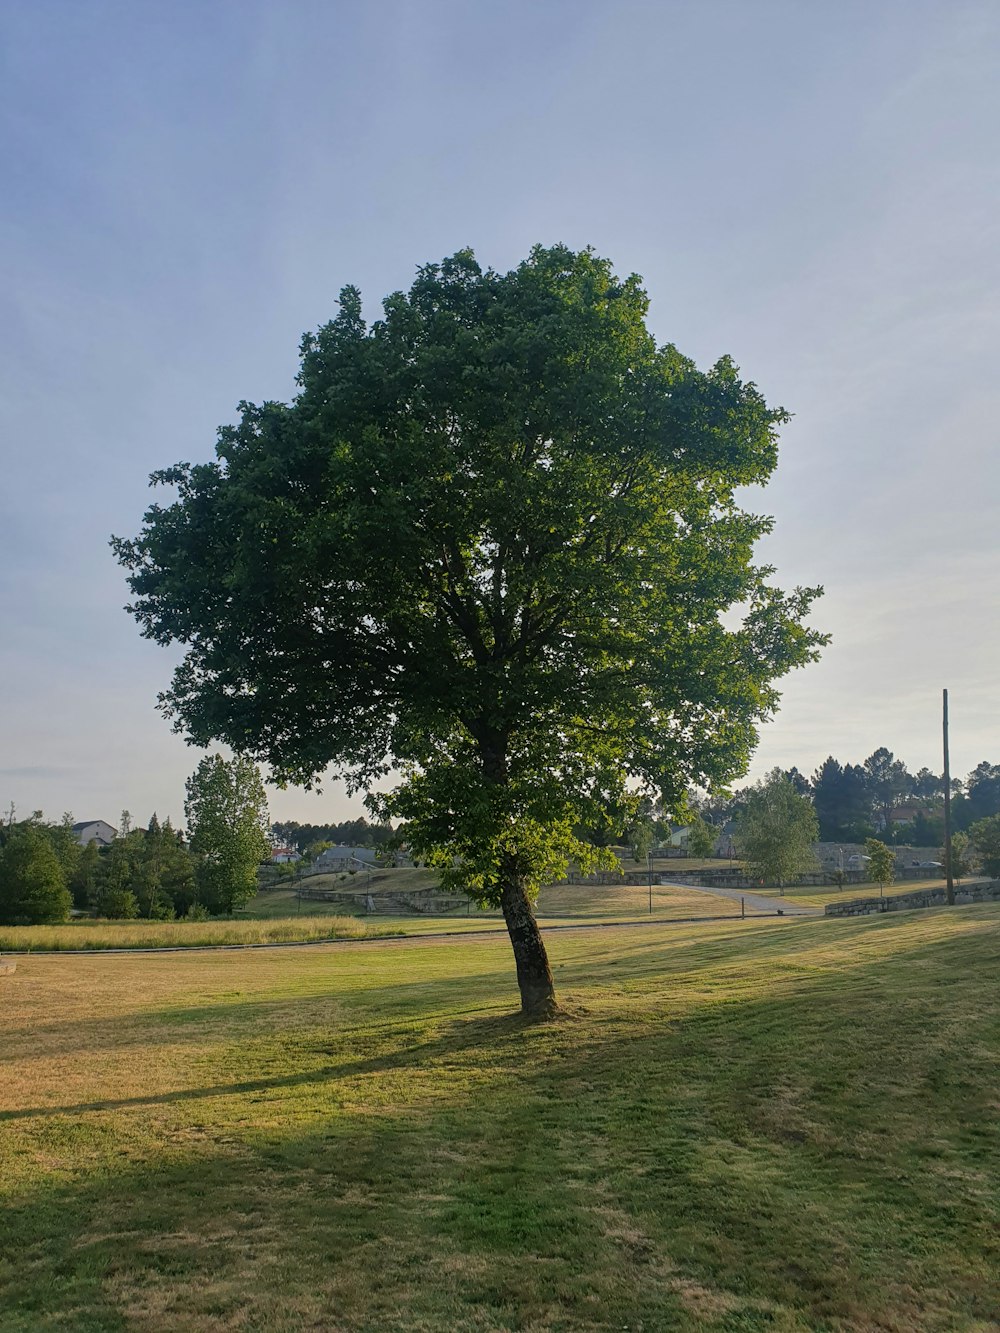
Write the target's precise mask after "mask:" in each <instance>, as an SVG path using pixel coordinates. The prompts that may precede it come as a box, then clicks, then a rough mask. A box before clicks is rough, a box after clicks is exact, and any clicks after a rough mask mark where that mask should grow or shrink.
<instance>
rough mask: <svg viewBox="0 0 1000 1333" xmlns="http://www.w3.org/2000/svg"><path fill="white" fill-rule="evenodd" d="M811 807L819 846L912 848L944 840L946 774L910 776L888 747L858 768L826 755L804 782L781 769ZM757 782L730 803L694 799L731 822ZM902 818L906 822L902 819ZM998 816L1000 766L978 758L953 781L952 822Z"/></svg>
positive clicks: (957, 825)
mask: <svg viewBox="0 0 1000 1333" xmlns="http://www.w3.org/2000/svg"><path fill="white" fill-rule="evenodd" d="M778 771H779V772H780V773H781V774H782V776H783V777H785V778H787V779H788V781H789V782H790V783H791V784H792V786H793V787H794V788H795V790H796V791H797V792H798V793H799V795H801V796H807V797H808V798H809V799H810V800H811V801H812V803H813V806H814V808H815V810H816V817H817V820H818V821H819V834H820V841H821V842H857V843H861V842H864V840H865V839H866V838H869V837H875V836H884V835H885V834H887V833H890V834H891V835H892V840H893V841H894V842H896V843H904V844H907V843H908V844H912V845H913V846H917V847H931V846H940V845H941V844H943V842H944V777H943V775H942V774H939V773H934V772H933V771H932V770H931V769H929V768H927V767H923V768H920V769H918V770H917V772H915V773H911V772H910V770H909V769H908V768H907V766H906V763H905V762H904V761H903V760H902V759H897V758H896V756H895V755H894V754H893V752H892V751H891V750H889V749H887V748H886V747H885V746H880V747H879V749H877V750H874V751H873V752H872V753H871V754H870V755H869V756H868V758H867V759H865V760H864V761H863V762H862V763H860V764H852V763H846V764H844V763H841V762H840V760H838V759H836V758H835V757H834V756H833V755H829V756H828V757H827V758H826V759H825V760H824V761H823V763H822V764H820V766H819V767H818V768H817V769H816V770H815V772H814V773H813V775H812V777H806V776H805V774H803V773H801V772H800V771H799V769H798V768H795V767H792V768H789V769H780V768H779V770H778ZM759 785H760V784H759V783H758V784H752V785H751V786H749V787H745V788H742V789H740V790H738V791H734V792H733V795H732V796H731V797H729V798H727V799H723V800H719V799H717V798H712V797H711V796H709V797H705V798H703V799H701V800H700V801H697V802H696V805H697V808H698V811H699V813H700V814H701V815H702V816H703V817H704V818H706V819H708V820H710V821H711V822H712V823H714V824H719V823H725V822H726V821H727V820H729V819H732V818H734V817H736V816H737V815H738V814H739V813H740V811H741V810H742V808H743V806H744V805H745V803H746V797H747V795H748V794H749V793H750V792H752V791H753V790H755V789H756V787H758V786H759ZM901 814H904V815H905V817H904V818H900V815H901ZM998 814H1000V764H991V763H990V762H989V761H988V760H983V761H982V762H981V763H979V764H977V765H976V767H975V768H974V769H972V770H971V772H970V773H969V774H968V775H967V776H966V777H965V778H964V779H963V778H958V777H953V778H952V779H951V824H952V829H953V831H958V832H964V831H966V830H968V829H969V828H970V826H971V825H972V824H974V823H976V822H978V821H979V820H982V819H989V818H992V817H993V816H995V815H998Z"/></svg>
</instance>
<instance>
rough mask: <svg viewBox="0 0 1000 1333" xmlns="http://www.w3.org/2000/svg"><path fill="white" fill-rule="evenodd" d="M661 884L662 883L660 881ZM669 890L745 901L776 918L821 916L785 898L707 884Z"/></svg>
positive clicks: (818, 910)
mask: <svg viewBox="0 0 1000 1333" xmlns="http://www.w3.org/2000/svg"><path fill="white" fill-rule="evenodd" d="M660 882H661V884H663V881H662V880H661V881H660ZM665 887H666V888H669V889H697V890H698V892H699V893H712V894H714V895H715V896H716V898H729V899H730V900H731V901H732V902H734V903H738V902H739V900H740V899H741V898H743V899H745V901H746V905H747V907H749V908H751V910H752V911H754V912H773V913H775V914H776V915H777V916H821V915H822V908H820V907H806V906H805V905H804V904H802V903H795V902H791V901H789V899H787V898H769V897H768V896H767V895H765V894H763V893H748V892H747V891H746V889H710V888H709V887H708V885H707V884H673V883H667V884H666V885H665Z"/></svg>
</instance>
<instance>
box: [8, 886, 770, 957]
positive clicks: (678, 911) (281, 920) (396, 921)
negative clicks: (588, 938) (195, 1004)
mask: <svg viewBox="0 0 1000 1333" xmlns="http://www.w3.org/2000/svg"><path fill="white" fill-rule="evenodd" d="M259 898H262V899H266V900H268V901H267V906H268V907H269V908H270V909H271V910H270V911H269V912H267V913H266V914H265V913H260V914H259V915H258V914H254V915H252V916H251V915H240V916H237V917H234V918H232V919H227V920H214V921H184V920H181V921H89V920H78V921H71V922H67V923H66V924H65V925H59V926H0V952H8V953H20V952H23V951H25V950H28V951H35V952H50V951H53V950H58V951H59V952H70V951H73V950H89V949H157V948H164V949H178V948H185V947H187V948H205V947H209V946H218V945H232V946H238V945H243V946H250V945H261V944H294V943H308V942H321V941H324V940H346V939H368V938H373V939H378V938H381V937H383V936H386V935H424V934H434V933H436V932H439V931H446V932H449V933H453V932H456V931H458V932H462V933H464V932H466V931H478V930H484V929H486V930H499V931H505V930H506V926H505V925H504V920H503V916H502V915H501V913H500V912H499V911H478V910H476V909H475V908H471V909H470V910H469V911H468V912H467V913H466V912H465V911H462V912H461V913H458V914H454V913H449V914H447V915H443V916H439V915H432V914H427V915H419V914H414V915H410V916H397V915H388V914H386V915H383V914H381V913H372V914H371V915H367V916H366V915H364V914H360V915H351V914H345V913H344V911H343V908H342V907H337V908H336V909H334V905H333V904H329V903H322V902H304V903H302V904H301V905H300V904H299V903H298V902H297V900H296V898H295V894H294V890H288V889H273V890H265V891H264V892H262V893H261V894H260V895H259ZM324 908H328V909H330V910H327V911H324V910H323V909H324ZM739 914H740V905H739V903H738V902H733V901H732V900H730V899H727V898H719V897H716V896H715V895H714V894H709V893H702V892H699V891H698V890H697V889H688V888H681V887H677V888H673V887H663V888H660V889H658V888H657V887H656V886H655V885H654V888H653V919H655V920H659V921H678V920H687V919H691V918H698V917H730V916H739ZM748 915H752V913H751V912H750V911H749V909H748ZM577 918H579V919H580V920H582V921H588V922H591V923H593V924H599V923H600V922H602V921H606V922H608V921H618V920H631V919H633V918H636V919H639V920H643V919H646V920H648V919H649V901H648V894H647V890H646V889H645V888H642V887H641V886H636V885H609V886H606V887H595V886H592V885H572V886H570V885H558V886H556V887H554V888H550V889H543V890H542V893H541V895H540V898H539V919H540V920H541V921H542V922H543V924H544V923H545V922H549V923H551V924H560V925H561V924H568V923H569V922H570V921H572V920H574V919H577Z"/></svg>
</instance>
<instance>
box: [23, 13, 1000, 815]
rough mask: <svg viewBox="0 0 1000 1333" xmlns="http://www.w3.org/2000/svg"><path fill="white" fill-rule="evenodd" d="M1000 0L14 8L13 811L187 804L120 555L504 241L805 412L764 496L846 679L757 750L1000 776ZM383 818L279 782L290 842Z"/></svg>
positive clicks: (803, 762) (158, 663)
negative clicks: (196, 484)
mask: <svg viewBox="0 0 1000 1333" xmlns="http://www.w3.org/2000/svg"><path fill="white" fill-rule="evenodd" d="M998 57H1000V7H998V6H997V5H996V4H995V3H992V0H991V3H962V2H961V0H957V2H954V0H951V2H949V3H944V0H940V2H939V3H934V4H927V3H920V0H905V3H903V2H902V0H901V2H899V3H893V2H891V0H881V2H880V0H869V2H868V3H864V4H854V3H838V4H836V5H833V4H827V5H821V4H803V3H801V0H795V2H794V3H763V2H758V0H741V2H740V3H736V2H733V3H712V0H704V2H700V3H696V2H695V0H688V2H687V3H643V4H630V3H621V2H620V0H619V2H616V3H611V0H607V2H606V3H586V2H583V3H581V2H580V0H573V2H572V3H568V2H564V0H532V2H531V3H521V2H519V0H514V2H513V3H505V4H487V3H485V2H482V3H476V2H473V0H466V3H433V2H430V0H428V2H426V3H425V2H422V0H413V2H412V3H405V4H404V3H392V2H391V0H386V2H385V3H375V4H369V5H362V4H360V3H355V4H347V3H329V2H325V3H308V2H306V0H286V2H285V3H283V4H281V5H277V4H274V3H254V0H240V2H239V3H226V2H225V0H215V2H214V3H211V4H204V3H198V4H194V3H177V2H176V0H175V2H174V3H171V4H169V5H163V4H159V3H156V4H154V3H151V2H146V0H128V2H126V3H101V0H88V2H87V3H82V4H81V3H79V0H73V2H72V3H69V2H62V3H54V2H52V0H49V2H47V0H31V2H30V3H26V2H25V3H21V2H20V0H7V2H6V4H4V5H3V6H2V7H0V171H2V182H3V188H2V190H0V241H2V250H0V252H2V256H3V268H2V281H0V403H2V418H0V421H2V426H0V430H2V435H0V465H2V466H0V626H2V633H0V701H2V703H0V706H2V717H0V802H4V803H5V802H6V801H7V800H14V801H16V802H17V805H18V807H19V809H21V810H22V811H27V810H30V809H32V808H34V807H42V808H44V809H45V811H46V812H47V813H48V814H51V815H58V814H59V813H60V812H61V811H62V810H64V809H70V810H72V811H74V812H75V813H76V815H77V816H78V817H80V818H83V817H88V818H89V817H102V818H107V819H111V820H112V821H114V820H116V819H117V814H118V811H119V810H120V809H121V808H122V807H123V806H127V807H129V808H130V809H131V811H132V812H133V815H134V816H135V817H136V818H137V819H138V820H140V821H145V820H146V819H147V818H148V816H149V814H150V812H151V811H152V810H153V809H156V810H157V811H159V813H160V815H161V817H162V816H163V815H165V814H168V813H169V814H171V815H173V816H174V818H175V819H177V818H179V816H180V814H181V807H182V802H183V781H184V778H185V776H186V775H187V774H188V773H189V772H190V771H191V770H192V769H193V768H194V766H195V764H196V762H197V758H198V754H197V752H195V751H192V750H190V749H189V748H187V747H186V746H185V745H184V744H183V742H182V741H181V740H180V739H179V738H177V737H175V736H173V735H172V734H171V733H170V731H169V729H168V727H167V725H166V724H165V723H164V722H163V721H162V720H161V719H160V717H159V715H158V714H157V713H156V712H155V708H154V704H155V696H156V693H157V691H158V690H159V689H162V688H163V687H164V686H165V685H166V683H167V681H168V679H169V674H170V670H171V665H172V661H173V658H172V657H171V654H170V653H169V652H166V651H164V650H162V649H158V648H156V647H155V646H153V645H151V644H149V643H147V642H145V641H143V640H142V639H141V638H140V637H139V635H138V631H137V628H136V626H135V625H134V623H133V622H132V621H131V620H130V619H129V618H128V617H127V616H126V615H125V614H124V612H123V611H122V609H121V608H122V605H123V603H124V601H125V598H126V592H125V588H124V584H123V579H122V575H121V571H120V570H119V569H118V568H117V566H116V565H115V564H114V562H113V560H112V557H111V554H110V551H109V549H108V546H107V539H108V536H109V534H110V533H112V532H115V533H119V534H121V535H131V534H133V533H134V532H135V531H136V530H137V527H138V524H139V521H140V517H141V514H142V511H143V509H144V508H145V506H146V504H147V503H148V499H149V497H148V492H147V489H146V479H147V475H148V473H149V472H150V471H151V470H152V469H154V468H156V467H161V466H165V465H167V464H169V463H172V462H175V461H177V460H180V459H184V460H195V459H200V458H205V457H208V456H210V454H211V451H212V447H213V443H214V437H215V429H216V427H217V426H218V425H219V424H221V423H223V422H226V421H229V420H231V419H232V418H233V414H234V409H235V405H236V403H237V401H238V400H239V399H241V398H250V399H253V400H257V401H259V400H261V399H264V398H287V397H288V396H289V395H290V394H291V392H292V389H293V378H294V374H295V370H296V360H297V358H296V349H297V345H298V340H299V337H300V335H301V334H302V332H303V331H304V330H306V329H309V328H313V327H315V326H316V325H317V324H319V323H320V322H322V321H324V320H325V319H327V318H329V317H330V315H331V314H332V313H333V311H334V302H335V298H336V294H337V292H338V290H339V289H340V287H341V286H343V285H344V284H345V283H348V282H355V283H358V284H359V285H360V286H361V287H362V289H363V291H364V294H365V298H366V302H367V304H368V306H369V308H370V309H371V310H372V311H374V310H376V309H377V306H378V302H379V300H380V299H381V297H382V296H383V295H385V293H387V292H389V291H391V290H394V289H396V288H399V287H403V286H406V285H408V284H409V282H410V280H411V278H412V275H413V271H414V269H415V267H416V266H417V265H418V264H420V263H423V262H426V261H428V260H432V259H439V258H441V257H442V256H444V255H446V254H450V253H452V252H454V251H455V250H456V249H458V248H460V247H462V246H466V245H471V246H473V248H474V249H475V250H476V252H477V254H478V255H479V257H480V259H481V261H483V262H484V263H488V264H490V265H492V266H494V267H497V268H503V267H509V266H511V265H513V264H515V263H516V262H517V261H518V260H519V259H521V258H522V257H523V256H524V254H525V253H526V252H527V250H528V249H529V247H530V246H531V244H532V243H534V242H536V241H542V242H545V243H551V242H554V241H564V242H566V243H568V244H570V245H573V246H583V245H587V244H591V245H593V246H594V247H595V248H596V249H597V250H598V251H599V252H601V253H603V254H606V255H608V256H609V257H610V258H611V259H612V260H613V261H614V263H615V264H616V266H617V267H618V268H619V269H620V270H622V271H637V272H639V273H641V274H642V275H643V276H644V278H645V280H646V285H647V288H648V290H649V293H650V297H651V302H652V305H651V314H650V322H651V325H652V327H653V329H654V331H655V332H656V334H657V336H658V337H659V338H661V339H662V340H663V341H668V340H669V341H673V342H676V343H677V344H678V345H679V346H680V348H681V349H682V350H683V351H684V352H686V353H687V354H689V355H691V356H693V357H695V359H696V360H697V361H698V362H699V363H701V364H706V363H708V362H710V361H712V360H714V359H715V358H716V357H718V356H719V355H721V354H723V353H729V354H731V355H732V356H733V357H734V358H735V359H736V361H737V362H738V363H739V364H740V365H741V367H742V368H743V371H744V373H745V374H746V375H747V376H748V377H750V378H753V379H754V380H756V381H757V382H758V383H759V384H760V385H761V387H762V388H763V390H764V392H765V394H766V396H767V397H768V399H769V400H770V401H772V402H775V403H781V404H783V405H784V406H785V407H787V408H788V409H789V410H790V411H791V412H793V413H794V417H793V420H792V422H791V424H790V425H789V426H788V427H787V428H786V430H785V432H784V436H783V448H782V459H781V463H780V465H779V469H778V472H777V474H776V476H775V479H774V481H773V483H772V484H771V486H770V487H769V488H768V489H767V491H766V492H765V493H764V494H763V495H762V496H761V497H760V498H759V500H758V503H759V504H760V505H761V507H763V508H764V509H765V510H766V511H768V512H770V513H773V514H774V515H775V517H776V531H775V534H774V536H773V537H772V538H770V539H769V541H768V544H767V547H766V554H767V556H768V558H769V559H771V560H773V562H774V563H775V564H776V565H777V566H778V569H779V573H780V576H781V581H782V582H784V583H785V584H786V585H791V584H794V583H823V584H824V585H825V586H826V589H827V593H826V596H825V598H824V599H823V601H822V602H821V603H820V604H819V606H818V609H817V612H816V614H815V617H814V619H815V621H816V623H818V624H819V625H820V626H821V627H822V628H824V629H827V630H830V631H831V632H832V633H833V635H834V643H833V646H832V647H831V648H829V649H828V650H827V651H826V653H825V655H824V658H823V661H822V662H821V663H820V664H819V665H817V666H814V667H812V668H809V669H808V670H806V671H803V672H800V673H797V675H795V676H794V677H792V678H790V679H789V680H788V681H787V684H786V689H785V700H784V706H783V708H782V711H781V713H780V715H779V716H778V718H777V719H776V721H774V722H773V723H772V724H770V725H769V726H768V727H767V728H766V729H765V730H764V733H763V736H762V740H761V745H760V749H759V751H758V755H757V759H756V761H755V764H754V770H753V771H754V774H759V773H762V772H763V771H765V770H766V769H767V768H769V767H771V766H772V765H773V764H775V763H780V764H782V765H790V764H796V765H798V767H800V768H801V769H803V770H805V771H812V769H813V768H815V767H816V766H817V765H818V764H819V763H820V762H821V761H822V760H823V759H824V758H825V756H826V755H827V754H829V753H831V752H832V753H834V754H836V755H837V756H838V757H839V758H841V759H842V760H852V761H855V762H857V761H860V760H861V759H863V758H864V757H865V755H867V754H868V753H870V751H871V750H873V749H874V748H875V747H876V746H878V745H880V744H886V745H888V746H890V748H892V749H894V750H895V751H896V753H897V754H899V755H901V756H902V757H903V758H905V759H906V760H907V761H908V762H909V763H910V765H911V766H912V767H919V766H920V765H921V764H928V765H929V766H931V767H939V766H940V758H939V750H940V745H939V711H940V690H941V687H942V686H943V685H948V686H949V687H950V690H951V703H952V730H953V770H954V771H955V772H958V773H964V772H966V771H968V769H970V768H971V767H972V766H973V765H974V764H975V763H977V762H978V761H979V760H980V759H983V758H989V759H991V760H994V761H1000V707H998V704H1000V693H998V688H997V685H996V677H997V672H996V668H995V665H994V664H995V662H996V659H997V656H998V649H1000V632H998V626H997V617H996V612H995V599H996V589H997V587H998V586H1000V578H998V576H1000V553H998V542H997V536H996V534H997V532H998V531H1000V512H998V511H1000V502H998V487H997V482H998V471H1000V463H998V461H997V460H998V454H997V449H996V434H997V421H998V419H1000V410H998V409H1000V381H998V377H997V374H996V360H997V351H998V342H1000V338H998V334H1000V300H998V297H1000V244H998V241H1000V235H998V232H1000V151H998V134H997V125H998V124H1000V83H998V80H997V78H996V70H997V68H998ZM358 809H359V806H358V804H357V802H351V803H349V802H347V801H346V800H345V799H344V797H343V796H342V794H341V793H339V791H338V789H337V787H336V784H332V785H331V786H330V787H329V788H328V790H327V793H326V794H325V795H324V796H323V797H316V796H306V795H304V794H302V793H296V792H285V793H280V794H276V795H275V797H274V799H273V801H272V810H273V811H274V813H275V814H276V815H281V816H286V817H292V818H300V819H319V818H326V817H328V816H329V817H336V816H339V815H341V814H344V813H347V812H348V811H351V812H354V811H357V810H358Z"/></svg>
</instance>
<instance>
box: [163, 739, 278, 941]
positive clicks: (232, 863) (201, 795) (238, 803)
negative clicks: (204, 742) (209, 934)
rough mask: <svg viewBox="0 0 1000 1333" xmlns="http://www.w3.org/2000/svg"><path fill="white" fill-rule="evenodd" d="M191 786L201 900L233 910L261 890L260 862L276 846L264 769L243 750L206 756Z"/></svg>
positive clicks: (188, 812) (187, 805)
mask: <svg viewBox="0 0 1000 1333" xmlns="http://www.w3.org/2000/svg"><path fill="white" fill-rule="evenodd" d="M185 790H186V792H187V798H186V800H185V802H184V816H185V818H186V819H187V823H188V834H189V836H190V839H191V850H192V852H194V853H195V855H196V856H197V857H198V869H197V878H198V900H199V902H200V903H201V904H202V905H203V906H204V907H206V908H207V909H208V910H209V911H210V912H213V913H222V912H225V913H228V914H232V913H233V912H234V911H235V910H236V909H237V908H239V907H242V906H243V905H244V904H245V903H247V902H248V901H249V900H250V899H251V898H252V897H253V896H254V894H255V893H256V892H257V867H258V866H259V865H260V863H261V861H263V860H265V859H266V857H267V855H268V852H269V851H270V840H269V838H268V813H267V797H266V795H265V792H264V784H263V782H262V781H261V777H260V770H259V769H258V768H257V765H256V764H255V763H253V762H252V761H251V760H249V759H246V758H244V757H243V756H241V755H235V756H234V757H233V758H232V759H224V758H223V757H222V755H221V754H210V755H206V756H205V758H204V759H202V761H201V763H200V764H199V765H198V767H197V768H196V769H195V771H194V772H193V773H192V774H191V776H190V777H189V778H188V780H187V783H186V784H185Z"/></svg>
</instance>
